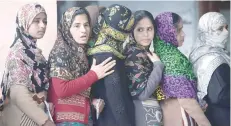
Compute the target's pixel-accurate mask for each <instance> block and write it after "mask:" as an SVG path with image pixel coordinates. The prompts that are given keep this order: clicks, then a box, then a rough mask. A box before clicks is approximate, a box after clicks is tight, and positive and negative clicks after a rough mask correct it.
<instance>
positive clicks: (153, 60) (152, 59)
mask: <svg viewBox="0 0 231 126" xmlns="http://www.w3.org/2000/svg"><path fill="white" fill-rule="evenodd" d="M147 56H148V58H149V59H150V60H151V61H152V62H156V61H160V58H159V57H158V56H157V55H156V54H155V53H153V52H151V53H147Z"/></svg>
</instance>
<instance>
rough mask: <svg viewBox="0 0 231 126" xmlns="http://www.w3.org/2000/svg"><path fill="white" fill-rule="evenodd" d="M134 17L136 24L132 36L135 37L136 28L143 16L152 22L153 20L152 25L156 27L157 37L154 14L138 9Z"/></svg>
mask: <svg viewBox="0 0 231 126" xmlns="http://www.w3.org/2000/svg"><path fill="white" fill-rule="evenodd" d="M134 18H135V21H134V26H133V29H132V36H133V37H134V29H135V27H136V25H137V24H138V22H139V21H140V20H142V19H143V18H148V19H149V20H150V21H151V22H152V25H153V27H154V38H155V37H156V25H155V20H154V18H153V16H152V14H151V13H150V12H148V11H146V10H138V11H136V12H135V13H134Z"/></svg>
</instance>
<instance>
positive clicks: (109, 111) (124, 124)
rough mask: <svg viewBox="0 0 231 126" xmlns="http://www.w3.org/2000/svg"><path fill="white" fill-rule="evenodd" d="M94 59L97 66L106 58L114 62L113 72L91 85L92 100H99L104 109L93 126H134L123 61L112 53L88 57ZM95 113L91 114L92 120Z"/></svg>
mask: <svg viewBox="0 0 231 126" xmlns="http://www.w3.org/2000/svg"><path fill="white" fill-rule="evenodd" d="M93 57H94V58H95V59H96V62H97V64H99V63H101V62H102V61H104V60H105V59H107V58H108V57H112V60H116V65H115V66H114V67H113V68H112V69H113V70H114V72H113V73H112V74H110V75H108V76H106V77H105V78H103V79H101V80H99V81H97V82H96V83H95V84H93V85H92V90H91V96H92V98H101V99H103V100H104V102H105V107H104V110H103V111H102V113H100V116H99V119H98V120H95V119H94V121H95V126H135V124H134V122H135V113H134V105H133V101H132V97H131V95H130V92H129V90H128V84H127V83H126V74H125V68H124V60H122V59H119V58H117V57H116V56H114V55H113V54H112V53H98V54H94V55H93V56H90V57H89V58H90V62H91V61H92V58H93ZM94 116H95V113H93V118H94Z"/></svg>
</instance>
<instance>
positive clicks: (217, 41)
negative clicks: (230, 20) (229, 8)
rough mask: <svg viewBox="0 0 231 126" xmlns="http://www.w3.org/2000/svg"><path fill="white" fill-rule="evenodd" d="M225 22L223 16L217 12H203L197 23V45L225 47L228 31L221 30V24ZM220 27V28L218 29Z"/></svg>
mask: <svg viewBox="0 0 231 126" xmlns="http://www.w3.org/2000/svg"><path fill="white" fill-rule="evenodd" d="M226 24H227V21H226V19H225V17H224V16H223V15H222V14H220V13H218V12H208V13H206V14H204V15H203V16H202V17H201V18H200V20H199V24H198V42H199V45H200V46H201V45H210V46H212V47H220V48H225V44H226V42H227V40H228V36H229V32H228V31H227V30H223V26H224V25H226ZM221 27H222V29H220V28H221Z"/></svg>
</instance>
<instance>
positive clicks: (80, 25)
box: [70, 14, 91, 44]
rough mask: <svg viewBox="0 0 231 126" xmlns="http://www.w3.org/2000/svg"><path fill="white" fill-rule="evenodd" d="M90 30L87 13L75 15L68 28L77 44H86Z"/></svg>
mask: <svg viewBox="0 0 231 126" xmlns="http://www.w3.org/2000/svg"><path fill="white" fill-rule="evenodd" d="M90 30H91V29H90V22H88V17H87V15H86V14H80V15H76V16H75V18H74V20H73V23H72V25H71V28H70V33H71V35H72V37H73V39H74V40H75V41H76V42H77V43H78V44H87V42H88V39H89V36H90Z"/></svg>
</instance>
